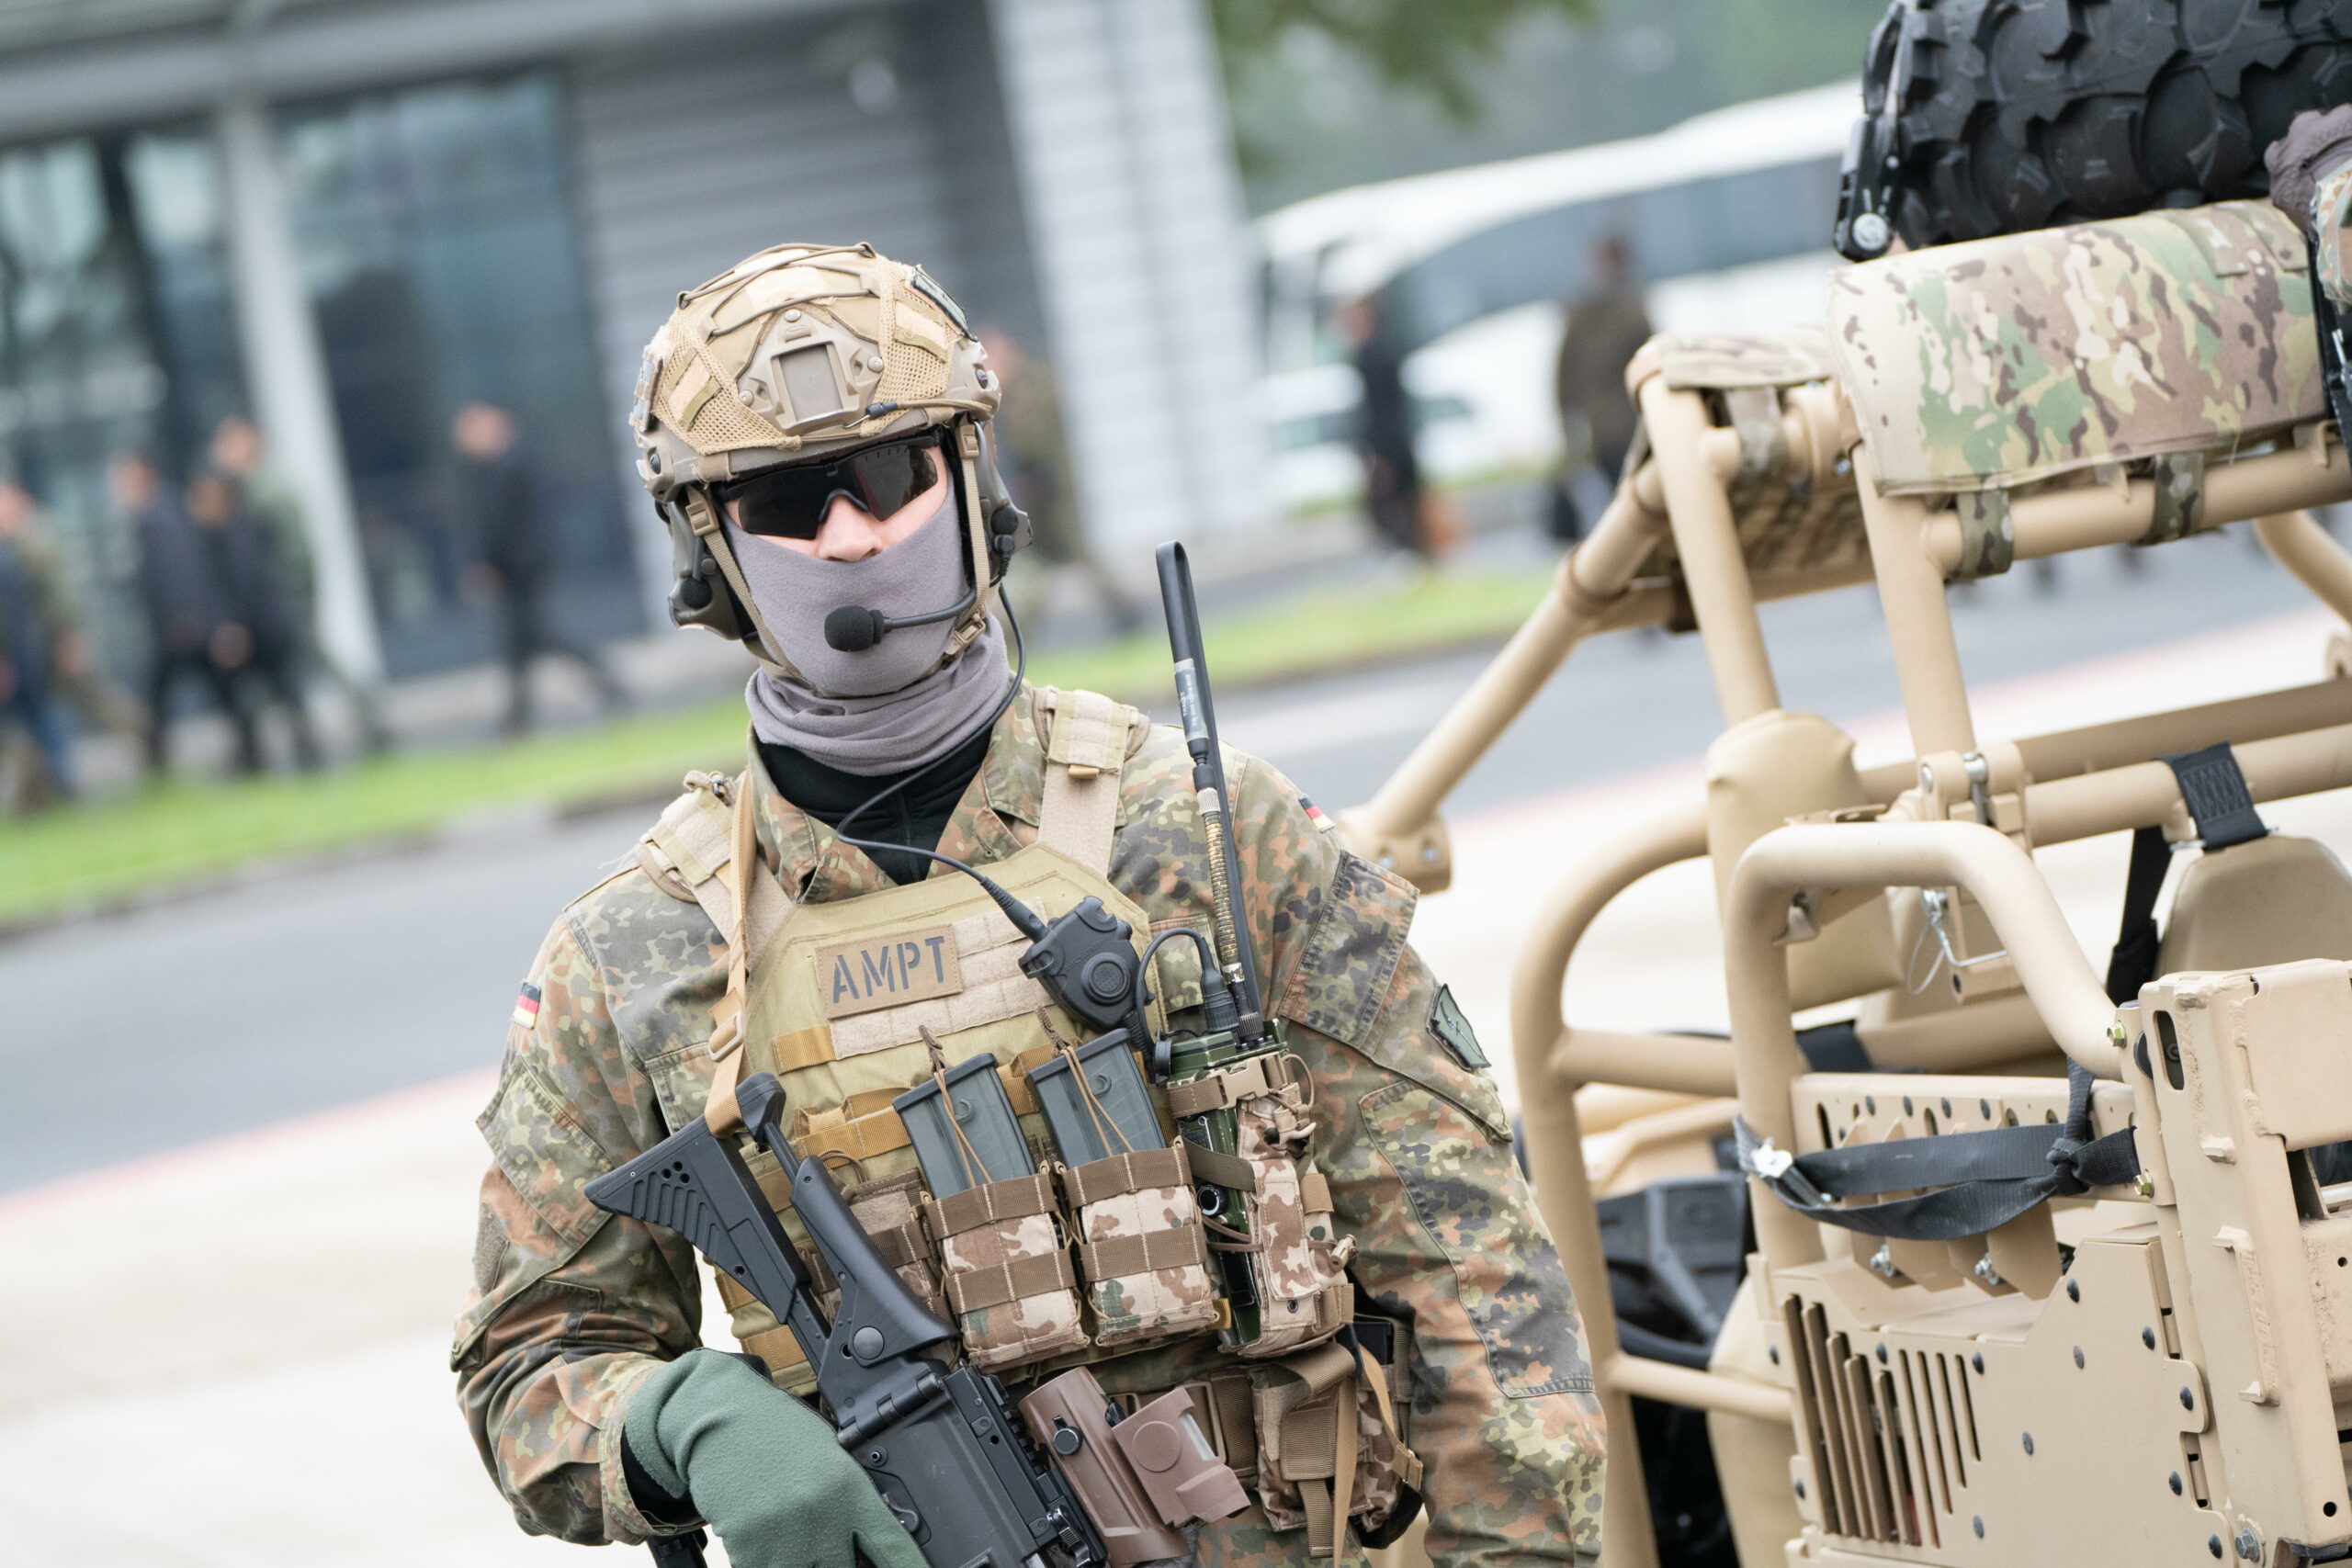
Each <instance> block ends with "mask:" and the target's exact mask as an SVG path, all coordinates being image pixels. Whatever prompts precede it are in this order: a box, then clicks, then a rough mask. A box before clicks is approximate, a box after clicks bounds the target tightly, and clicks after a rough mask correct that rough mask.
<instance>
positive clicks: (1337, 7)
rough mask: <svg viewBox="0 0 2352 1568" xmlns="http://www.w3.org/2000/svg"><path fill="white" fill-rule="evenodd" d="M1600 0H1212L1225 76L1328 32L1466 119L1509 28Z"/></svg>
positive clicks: (1394, 81)
mask: <svg viewBox="0 0 2352 1568" xmlns="http://www.w3.org/2000/svg"><path fill="white" fill-rule="evenodd" d="M1598 6H1599V0H1210V10H1211V12H1212V15H1213V16H1214V17H1215V19H1216V37H1217V48H1218V51H1219V52H1220V53H1221V54H1222V55H1223V56H1224V59H1225V73H1226V80H1227V83H1228V84H1230V83H1232V82H1234V81H1236V80H1237V79H1238V78H1239V77H1240V76H1241V75H1243V74H1244V73H1247V72H1248V71H1249V69H1250V67H1251V66H1252V65H1253V64H1258V63H1262V62H1265V61H1267V59H1268V58H1269V57H1270V56H1271V55H1272V53H1273V52H1274V51H1277V50H1278V49H1280V48H1281V46H1282V43H1283V39H1284V37H1285V36H1286V35H1288V34H1290V33H1293V32H1295V31H1311V32H1317V33H1321V34H1323V35H1324V36H1325V37H1327V38H1329V39H1330V40H1331V41H1332V42H1333V43H1335V44H1337V45H1338V46H1339V47H1340V48H1341V49H1342V50H1345V51H1348V52H1349V53H1351V54H1353V55H1355V56H1356V57H1358V58H1359V59H1361V60H1362V61H1363V62H1365V63H1366V64H1367V65H1369V66H1370V67H1371V68H1372V69H1373V70H1374V72H1376V73H1378V74H1379V76H1380V78H1381V79H1382V80H1383V81H1384V82H1385V83H1386V84H1387V85H1389V86H1391V87H1392V88H1395V89H1397V91H1399V92H1401V93H1407V94H1412V95H1418V96H1422V97H1425V98H1427V99H1429V100H1430V102H1432V103H1434V104H1435V105H1436V106H1437V107H1439V108H1441V109H1442V110H1443V111H1444V112H1445V114H1446V116H1447V117H1448V118H1452V119H1453V120H1454V121H1456V122H1457V123H1464V124H1466V123H1468V122H1469V121H1471V120H1473V119H1475V118H1476V117H1477V114H1478V109H1479V104H1478V96H1477V94H1476V91H1475V90H1474V89H1473V87H1472V85H1471V77H1472V74H1473V72H1474V70H1475V68H1476V66H1478V65H1480V64H1482V63H1485V62H1487V61H1490V60H1492V59H1493V58H1494V57H1495V55H1496V53H1497V51H1498V49H1499V47H1500V45H1501V42H1502V39H1503V35H1504V33H1505V32H1506V31H1508V30H1509V29H1510V28H1512V27H1514V26H1515V25H1517V24H1518V23H1520V22H1521V21H1523V20H1525V19H1526V18H1528V17H1532V16H1537V15H1540V14H1544V13H1550V14H1553V15H1555V16H1561V17H1572V18H1577V19H1584V18H1589V17H1591V16H1592V15H1593V14H1594V13H1595V11H1596V10H1597V9H1598Z"/></svg>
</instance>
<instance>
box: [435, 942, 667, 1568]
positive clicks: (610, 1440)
mask: <svg viewBox="0 0 2352 1568" xmlns="http://www.w3.org/2000/svg"><path fill="white" fill-rule="evenodd" d="M530 985H531V987H534V988H536V989H537V992H538V998H537V1004H538V1005H537V1015H536V1017H533V1018H530V1019H529V1021H527V1022H526V1013H527V1011H528V1008H527V1005H518V1007H517V1009H516V1016H515V1021H514V1023H513V1025H512V1026H511V1027H510V1029H509V1031H508V1032H507V1037H506V1060H505V1066H504V1069H503V1072H502V1073H501V1074H500V1077H499V1083H498V1092H497V1094H496V1095H495V1096H494V1097H493V1098H492V1100H491V1102H490V1105H489V1107H488V1109H486V1110H485V1111H483V1112H482V1113H481V1119H480V1122H479V1123H478V1124H479V1125H480V1126H481V1131H482V1135H483V1137H484V1138H486V1139H487V1140H488V1141H489V1144H490V1152H491V1166H490V1170H489V1172H488V1174H486V1175H485V1176H484V1177H483V1178H482V1184H481V1215H480V1228H479V1231H478V1233H477V1237H476V1240H475V1243H474V1293H473V1296H472V1299H471V1300H470V1301H469V1303H467V1306H466V1310H465V1314H464V1315H463V1316H461V1317H460V1318H459V1319H458V1328H457V1340H456V1344H455V1346H454V1347H453V1348H452V1349H451V1351H450V1365H451V1368H452V1369H453V1370H454V1371H456V1372H457V1374H458V1404H460V1405H461V1406H462V1407H463V1409H464V1410H465V1414H466V1421H467V1424H468V1425H469V1427H471V1428H472V1430H473V1435H474V1441H475V1443H476V1445H477V1446H478V1447H479V1448H480V1450H481V1457H482V1462H483V1463H484V1464H485V1465H487V1466H488V1467H489V1469H490V1472H491V1474H492V1477H494V1478H495V1479H496V1481H497V1483H498V1487H499V1490H500V1491H501V1492H502V1493H503V1494H504V1495H505V1497H506V1500H507V1502H508V1503H509V1504H511V1505H512V1506H513V1507H514V1509H515V1518H516V1519H517V1521H519V1522H520V1523H521V1525H522V1526H523V1528H524V1529H526V1530H527V1531H529V1532H531V1533H533V1534H544V1535H553V1536H558V1537H560V1538H561V1539H563V1540H571V1541H580V1542H584V1543H590V1544H594V1543H597V1542H601V1541H605V1540H621V1541H628V1542H635V1541H639V1540H643V1539H644V1538H645V1537H646V1536H647V1535H648V1534H650V1533H651V1531H650V1527H649V1526H648V1525H647V1523H646V1520H645V1518H644V1517H643V1516H642V1515H640V1514H639V1512H638V1510H637V1507H636V1505H635V1503H634V1502H633V1501H632V1500H631V1499H630V1497H629V1494H628V1481H627V1479H626V1478H625V1476H624V1475H623V1473H622V1471H621V1457H620V1455H621V1449H620V1444H619V1441H618V1438H619V1436H620V1429H621V1417H622V1415H623V1413H624V1412H625V1411H626V1409H627V1407H628V1399H629V1395H630V1394H631V1393H633V1392H634V1391H635V1390H636V1388H637V1385H638V1384H639V1382H642V1381H643V1380H644V1379H645V1378H646V1377H647V1376H648V1375H650V1373H651V1372H652V1371H654V1370H655V1369H656V1368H657V1367H659V1366H660V1365H661V1364H662V1362H663V1361H666V1360H669V1359H673V1358H675V1357H677V1356H680V1355H683V1354H684V1352H685V1351H687V1350H689V1349H692V1348H694V1347H695V1344H697V1343H698V1342H699V1330H700V1318H701V1293H700V1285H699V1281H698V1280H697V1279H696V1276H695V1262H694V1256H693V1253H692V1252H691V1251H690V1250H688V1249H687V1247H685V1244H684V1242H682V1241H679V1240H678V1239H677V1238H675V1237H673V1236H671V1235H668V1234H667V1233H659V1234H657V1233H656V1232H654V1231H653V1230H652V1229H651V1228H650V1227H649V1226H646V1225H644V1224H639V1223H638V1222H637V1221H634V1220H625V1219H620V1218H617V1217H616V1216H613V1215H609V1214H606V1213H603V1212H602V1211H600V1210H598V1209H597V1208H595V1207H594V1205H593V1204H591V1203H590V1202H589V1201H588V1199H587V1197H586V1195H585V1194H584V1193H583V1192H582V1188H583V1187H584V1186H585V1184H586V1183H587V1182H588V1181H589V1180H591V1179H594V1177H596V1176H598V1175H600V1174H602V1173H603V1172H605V1171H606V1170H610V1169H612V1168H614V1167H616V1166H617V1165H620V1164H623V1163H625V1162H626V1161H628V1159H629V1158H631V1157H632V1156H635V1155H637V1154H638V1153H639V1152H640V1151H641V1150H643V1149H645V1148H647V1147H649V1146H650V1145H652V1144H654V1143H656V1142H659V1141H660V1139H661V1138H662V1136H663V1131H664V1130H663V1127H662V1116H661V1112H660V1110H659V1108H658V1106H657V1105H656V1103H655V1100H654V1098H653V1091H652V1089H651V1086H650V1083H649V1082H648V1081H647V1080H646V1078H645V1076H644V1075H643V1074H642V1073H639V1072H638V1071H636V1070H635V1069H634V1068H633V1067H632V1066H631V1065H630V1064H629V1062H628V1059H627V1057H626V1055H624V1053H623V1051H622V1049H621V1040H620V1034H619V1032H618V1031H617V1030H616V1028H615V1026H614V1022H613V1018H612V1014H611V1011H610V1010H609V1008H608V1006H607V1004H606V998H605V991H604V987H603V985H602V983H601V981H600V972H599V966H598V965H597V964H596V963H595V961H594V955H593V953H591V951H590V950H589V947H588V944H587V943H586V942H583V941H582V937H581V935H580V933H579V931H578V930H577V929H576V927H575V925H574V923H573V917H572V916H571V914H569V913H567V915H566V917H565V919H562V920H560V921H558V922H557V924H556V927H555V930H554V931H552V932H550V933H549V935H548V940H547V942H546V944H545V945H544V946H543V947H542V948H541V949H540V951H539V956H538V959H537V963H535V964H533V965H532V970H531V978H530ZM525 997H526V1004H527V1000H528V997H529V993H528V992H526V993H525Z"/></svg>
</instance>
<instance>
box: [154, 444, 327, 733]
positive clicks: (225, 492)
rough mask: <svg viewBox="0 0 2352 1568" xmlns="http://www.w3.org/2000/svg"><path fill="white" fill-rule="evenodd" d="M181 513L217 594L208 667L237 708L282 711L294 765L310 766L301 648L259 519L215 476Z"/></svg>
mask: <svg viewBox="0 0 2352 1568" xmlns="http://www.w3.org/2000/svg"><path fill="white" fill-rule="evenodd" d="M187 515H188V520H189V521H190V522H192V523H194V524H195V525H196V526H197V529H198V533H199V535H200V536H201V537H202V538H203V540H204V545H205V548H206V549H208V550H209V552H210V553H211V557H212V570H213V581H214V582H215V583H216V584H217V586H218V589H219V592H220V609H221V615H222V619H221V621H220V625H219V626H216V627H214V628H213V633H212V658H213V661H214V662H215V663H216V664H218V665H219V666H220V669H222V670H223V671H227V673H228V676H229V682H230V686H231V689H232V692H233V693H234V694H235V695H236V698H237V700H238V704H239V706H240V707H241V708H243V707H247V706H248V705H249V704H248V698H249V697H252V698H255V699H257V701H258V705H259V707H260V710H261V712H262V714H263V715H264V716H266V715H267V713H268V711H269V706H270V702H271V699H272V698H275V699H276V700H277V704H278V705H280V706H282V707H284V708H285V709H286V722H287V728H288V732H289V734H290V735H291V737H292V740H293V745H294V763H295V765H296V766H297V767H300V768H302V769H304V770H306V771H307V770H309V769H311V768H315V767H317V766H318V765H319V742H318V738H317V736H316V735H314V734H313V733H312V732H311V710H310V705H309V704H308V703H306V702H305V701H304V700H303V696H302V675H301V658H300V647H301V645H300V636H299V634H298V633H297V632H296V630H295V623H294V613H293V605H292V602H291V600H290V599H289V597H288V594H287V592H286V589H285V583H284V573H283V570H282V569H281V568H280V566H279V564H278V561H277V549H276V545H275V541H274V540H273V539H272V538H271V536H270V535H269V532H268V529H267V528H266V526H265V525H264V524H263V523H262V521H261V519H259V518H258V517H255V516H254V514H253V513H250V512H248V511H245V510H244V509H243V508H242V507H240V506H239V505H238V504H237V491H236V489H235V487H234V486H232V485H231V484H230V482H229V481H228V480H227V479H224V478H222V477H221V476H220V475H219V474H213V473H208V474H200V475H198V477H197V479H195V481H194V482H193V483H191V484H190V485H189V486H188V487H187Z"/></svg>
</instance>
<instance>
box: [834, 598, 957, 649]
mask: <svg viewBox="0 0 2352 1568" xmlns="http://www.w3.org/2000/svg"><path fill="white" fill-rule="evenodd" d="M979 596H980V595H979V591H978V589H967V590H966V591H965V593H964V597H962V598H961V599H958V600H957V601H956V603H955V604H950V605H948V606H947V608H945V609H944V610H933V611H931V612H930V613H929V614H927V615H884V614H883V613H882V612H881V611H879V610H873V609H868V608H867V607H866V606H865V605H864V604H843V605H842V606H841V607H840V608H838V609H836V610H833V611H832V612H831V613H830V614H829V615H826V616H825V643H826V646H827V647H829V648H831V649H833V651H834V652H836V653H863V652H865V650H866V649H869V648H872V647H873V646H874V645H875V644H876V643H877V642H880V641H881V640H882V639H883V638H884V637H888V636H889V635H890V634H891V633H892V632H895V631H899V630H900V629H902V628H904V627H907V626H931V625H933V624H935V623H937V622H940V621H945V620H952V619H954V618H955V617H956V616H957V615H962V614H963V613H964V612H965V611H967V610H968V609H970V608H971V607H972V606H973V604H975V603H977V602H978V599H979Z"/></svg>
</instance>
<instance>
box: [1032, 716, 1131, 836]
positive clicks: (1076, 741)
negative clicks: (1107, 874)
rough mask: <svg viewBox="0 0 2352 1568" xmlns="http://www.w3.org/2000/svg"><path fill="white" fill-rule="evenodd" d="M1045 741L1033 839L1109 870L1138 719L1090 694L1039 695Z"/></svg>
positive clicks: (1039, 722) (1041, 728)
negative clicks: (1043, 781) (1129, 742)
mask: <svg viewBox="0 0 2352 1568" xmlns="http://www.w3.org/2000/svg"><path fill="white" fill-rule="evenodd" d="M1037 709H1038V712H1037V719H1038V724H1037V728H1038V730H1039V732H1040V733H1041V734H1043V735H1045V736H1046V795H1045V800H1044V803H1043V805H1042V806H1041V807H1040V808H1039V811H1038V814H1037V838H1038V840H1039V841H1040V842H1043V843H1046V844H1049V845H1051V846H1052V847H1053V848H1055V849H1057V850H1059V851H1060V852H1062V853H1064V854H1066V855H1068V856H1069V858H1070V859H1072V860H1074V861H1076V862H1077V863H1079V864H1080V865H1082V866H1086V867H1088V868H1090V869H1092V870H1098V871H1100V870H1107V869H1108V868H1109V866H1110V863H1111V844H1112V840H1113V838H1114V835H1115V834H1116V833H1117V831H1118V826H1119V773H1120V771H1121V770H1122V769H1123V768H1125V765H1126V761H1127V739H1128V734H1129V731H1130V728H1131V727H1132V726H1133V724H1134V723H1135V720H1136V712H1135V710H1134V709H1132V708H1129V707H1126V706H1125V705H1122V704H1119V703H1114V702H1113V701H1112V700H1111V699H1110V698H1108V697H1105V696H1102V695H1099V694H1095V693H1093V692H1064V691H1058V690H1056V689H1055V688H1054V687H1051V686H1047V687H1046V688H1045V689H1043V690H1042V691H1040V692H1039V693H1038V694H1037Z"/></svg>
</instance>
